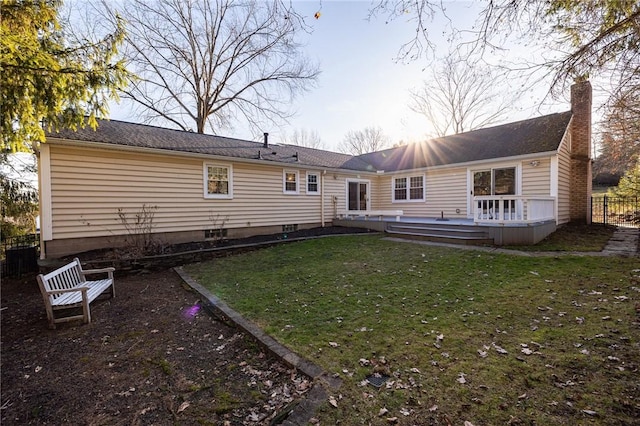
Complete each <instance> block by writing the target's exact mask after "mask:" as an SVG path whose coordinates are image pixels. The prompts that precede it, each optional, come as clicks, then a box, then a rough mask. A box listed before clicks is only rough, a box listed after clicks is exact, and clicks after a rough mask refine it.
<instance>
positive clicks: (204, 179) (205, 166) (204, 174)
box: [202, 162, 233, 200]
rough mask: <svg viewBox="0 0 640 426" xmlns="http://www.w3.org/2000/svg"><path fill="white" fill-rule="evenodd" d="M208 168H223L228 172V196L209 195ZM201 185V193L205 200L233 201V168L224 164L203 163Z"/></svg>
mask: <svg viewBox="0 0 640 426" xmlns="http://www.w3.org/2000/svg"><path fill="white" fill-rule="evenodd" d="M209 167H224V168H226V169H227V170H228V175H229V193H228V194H209V192H208V191H207V188H209ZM202 183H203V187H202V190H203V193H204V198H206V199H217V200H231V199H233V166H232V165H231V164H224V163H206V162H205V163H203V166H202Z"/></svg>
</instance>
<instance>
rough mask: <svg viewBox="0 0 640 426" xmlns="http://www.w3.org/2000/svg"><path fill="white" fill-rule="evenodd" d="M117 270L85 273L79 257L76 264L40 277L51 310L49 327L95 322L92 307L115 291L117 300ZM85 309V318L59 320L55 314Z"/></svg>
mask: <svg viewBox="0 0 640 426" xmlns="http://www.w3.org/2000/svg"><path fill="white" fill-rule="evenodd" d="M114 271H115V268H103V269H90V270H86V271H83V270H82V266H81V265H80V260H78V258H75V259H74V260H73V262H71V263H69V264H67V265H65V266H63V267H61V268H58V269H56V270H55V271H53V272H49V273H48V274H46V275H43V274H39V275H38V284H39V285H40V291H41V292H42V297H43V298H44V305H45V308H46V309H47V318H48V319H49V327H51V328H56V323H59V322H66V321H72V320H75V319H80V318H82V320H83V321H84V323H85V324H87V323H89V322H91V311H90V310H89V304H90V303H91V302H93V300H94V299H95V298H97V297H98V296H100V295H101V294H102V293H104V292H106V291H107V290H108V289H109V288H111V297H115V295H116V292H115V287H114V285H113V272H114ZM98 273H106V274H107V278H105V279H101V280H97V281H87V279H86V275H89V274H98ZM78 307H82V315H74V316H66V317H62V318H56V317H55V316H54V311H56V310H59V309H70V308H78Z"/></svg>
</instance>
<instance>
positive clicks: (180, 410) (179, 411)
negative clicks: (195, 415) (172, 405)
mask: <svg viewBox="0 0 640 426" xmlns="http://www.w3.org/2000/svg"><path fill="white" fill-rule="evenodd" d="M189 405H191V404H189V401H185V402H183V403H182V404H180V407H178V413H182V412H183V411H184V410H186V409H187V407H189Z"/></svg>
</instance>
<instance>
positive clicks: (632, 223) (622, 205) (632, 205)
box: [591, 195, 640, 228]
mask: <svg viewBox="0 0 640 426" xmlns="http://www.w3.org/2000/svg"><path fill="white" fill-rule="evenodd" d="M591 222H593V223H602V224H605V225H616V226H626V227H636V228H637V227H640V197H610V196H607V195H604V196H600V197H591Z"/></svg>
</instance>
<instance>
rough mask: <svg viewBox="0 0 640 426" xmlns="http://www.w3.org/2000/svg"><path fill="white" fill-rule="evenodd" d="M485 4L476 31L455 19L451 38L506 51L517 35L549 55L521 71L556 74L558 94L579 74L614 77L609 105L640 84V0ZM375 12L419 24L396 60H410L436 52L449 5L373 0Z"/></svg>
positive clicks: (429, 0)
mask: <svg viewBox="0 0 640 426" xmlns="http://www.w3.org/2000/svg"><path fill="white" fill-rule="evenodd" d="M482 5H483V6H482V10H481V12H480V13H479V15H478V18H477V22H476V23H475V25H474V26H473V28H455V23H454V22H452V21H451V20H450V23H451V29H452V31H451V34H450V35H449V36H450V39H451V40H458V41H459V42H461V43H465V44H466V46H465V47H467V48H470V49H471V50H472V51H474V52H476V53H479V54H483V53H484V52H486V51H494V50H496V49H498V50H499V49H502V48H503V47H504V46H505V45H506V44H507V43H508V41H510V40H514V39H515V38H518V37H519V38H523V39H526V40H528V41H529V43H530V44H532V45H536V46H538V47H542V48H544V49H545V53H546V55H545V56H544V58H542V59H541V60H540V61H538V62H536V63H528V64H519V66H518V68H521V69H522V68H527V69H528V71H537V72H541V73H542V74H545V75H551V77H552V80H551V89H552V92H553V93H555V94H559V93H565V91H566V86H567V85H569V84H572V83H573V82H574V80H575V79H584V78H587V77H590V78H593V77H596V76H597V75H601V76H605V77H607V78H609V79H610V81H611V86H612V88H613V96H612V97H611V101H612V102H613V101H615V99H617V98H619V97H621V96H624V93H623V92H626V91H628V90H629V89H633V88H638V87H640V2H638V1H637V0H580V1H548V0H494V1H487V2H483V3H482ZM370 14H371V16H382V17H384V18H385V19H388V20H392V19H399V18H402V19H405V20H407V19H408V20H413V21H415V23H416V32H415V36H414V38H413V39H412V40H410V41H408V42H407V43H406V44H405V45H403V46H402V47H401V49H400V52H399V59H402V60H412V59H416V58H419V57H421V56H423V55H425V54H426V55H428V54H429V53H431V54H433V52H434V44H433V42H432V34H430V33H429V31H428V29H429V25H430V24H431V22H432V20H433V19H434V17H435V16H436V15H440V16H445V17H446V16H447V2H443V1H441V0H375V1H374V4H373V7H372V9H371V11H370ZM463 38H464V41H462V39H463ZM610 104H611V102H610Z"/></svg>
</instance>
